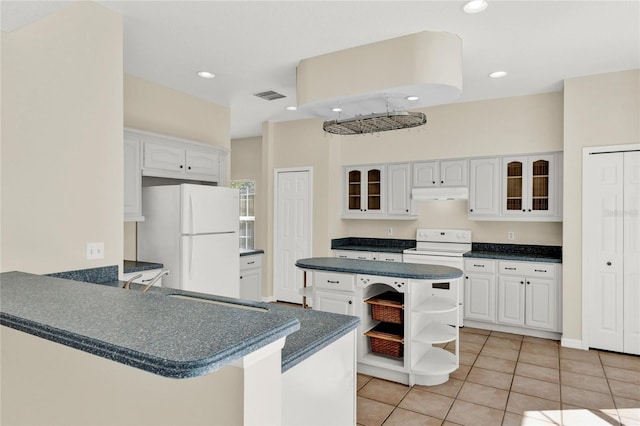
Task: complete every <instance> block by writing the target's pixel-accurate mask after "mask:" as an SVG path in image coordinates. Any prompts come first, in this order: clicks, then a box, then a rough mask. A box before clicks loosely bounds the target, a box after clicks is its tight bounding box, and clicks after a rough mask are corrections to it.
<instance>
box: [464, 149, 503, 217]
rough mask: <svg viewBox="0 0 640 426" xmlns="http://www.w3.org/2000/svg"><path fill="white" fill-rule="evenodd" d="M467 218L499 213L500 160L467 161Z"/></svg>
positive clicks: (476, 159)
mask: <svg viewBox="0 0 640 426" xmlns="http://www.w3.org/2000/svg"><path fill="white" fill-rule="evenodd" d="M469 175H470V179H469V218H475V217H481V216H488V217H495V216H498V215H499V213H500V159H499V158H495V157H494V158H472V159H471V160H469Z"/></svg>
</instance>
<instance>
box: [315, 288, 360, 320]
mask: <svg viewBox="0 0 640 426" xmlns="http://www.w3.org/2000/svg"><path fill="white" fill-rule="evenodd" d="M353 297H354V296H353V294H352V293H338V292H332V291H323V290H316V291H315V299H314V301H313V306H314V309H316V310H318V311H324V312H333V313H334V314H344V315H353Z"/></svg>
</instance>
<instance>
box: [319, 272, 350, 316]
mask: <svg viewBox="0 0 640 426" xmlns="http://www.w3.org/2000/svg"><path fill="white" fill-rule="evenodd" d="M354 281H355V277H354V276H353V274H342V273H336V272H318V271H316V272H314V273H313V287H314V298H313V307H314V309H316V310H318V311H324V312H333V313H334V314H345V315H353V314H354V309H353V308H354V299H355V294H354V292H355V282H354Z"/></svg>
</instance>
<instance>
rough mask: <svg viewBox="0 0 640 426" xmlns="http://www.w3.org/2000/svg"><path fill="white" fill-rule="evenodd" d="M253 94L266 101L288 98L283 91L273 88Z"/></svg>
mask: <svg viewBox="0 0 640 426" xmlns="http://www.w3.org/2000/svg"><path fill="white" fill-rule="evenodd" d="M253 95H254V96H257V97H259V98H260V99H264V100H265V101H275V100H276V99H282V98H286V96H285V95H283V94H282V93H278V92H274V91H273V90H266V91H264V92H260V93H254V94H253Z"/></svg>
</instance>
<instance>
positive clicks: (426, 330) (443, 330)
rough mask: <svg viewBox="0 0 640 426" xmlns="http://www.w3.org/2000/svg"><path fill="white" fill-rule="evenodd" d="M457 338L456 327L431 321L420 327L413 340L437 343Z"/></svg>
mask: <svg viewBox="0 0 640 426" xmlns="http://www.w3.org/2000/svg"><path fill="white" fill-rule="evenodd" d="M457 338H458V333H457V329H456V327H452V326H450V325H447V324H442V323H439V322H435V321H430V322H429V323H428V324H427V325H426V326H425V327H423V328H422V329H420V331H418V333H417V334H416V335H415V336H414V337H413V338H412V339H411V340H413V341H414V342H421V343H426V344H435V343H448V342H452V341H454V340H456V339H457Z"/></svg>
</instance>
